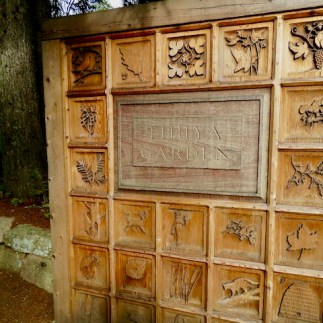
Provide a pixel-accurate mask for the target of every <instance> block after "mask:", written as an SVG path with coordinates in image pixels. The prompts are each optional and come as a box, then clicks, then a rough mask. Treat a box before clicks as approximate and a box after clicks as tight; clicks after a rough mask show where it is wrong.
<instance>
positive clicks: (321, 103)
mask: <svg viewBox="0 0 323 323" xmlns="http://www.w3.org/2000/svg"><path fill="white" fill-rule="evenodd" d="M298 112H299V114H300V115H301V121H302V122H303V123H304V125H305V126H307V125H309V126H310V127H312V126H313V125H314V124H315V123H323V98H321V99H319V100H314V101H313V102H312V103H311V104H310V105H301V106H300V108H299V110H298Z"/></svg>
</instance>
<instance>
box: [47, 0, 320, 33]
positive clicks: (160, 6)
mask: <svg viewBox="0 0 323 323" xmlns="http://www.w3.org/2000/svg"><path fill="white" fill-rule="evenodd" d="M320 6H322V2H321V1H320V0H293V1H281V0H257V1H254V0H234V1H230V2H228V1H226V0H218V1H214V0H201V1H199V2H198V3H197V2H196V1H195V0H176V1H174V0H166V1H161V2H157V3H150V4H146V5H140V6H134V7H132V8H126V9H125V8H121V9H114V10H109V11H105V12H97V13H92V14H87V15H86V16H85V17H83V16H71V17H67V18H56V19H49V20H46V21H44V23H43V25H42V35H43V39H55V38H64V37H76V36H84V35H96V34H102V33H112V32H120V31H128V30H136V29H143V28H150V27H162V26H167V25H168V26H169V25H180V24H185V23H194V22H203V21H207V20H217V19H226V18H237V17H243V16H251V15H257V14H266V13H273V12H281V11H289V10H297V9H311V8H317V7H320ZM192 13H194V14H192ZM84 18H85V19H84Z"/></svg>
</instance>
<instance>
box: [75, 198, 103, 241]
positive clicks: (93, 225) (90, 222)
mask: <svg viewBox="0 0 323 323" xmlns="http://www.w3.org/2000/svg"><path fill="white" fill-rule="evenodd" d="M108 211H109V210H108V202H107V201H106V200H103V199H93V198H84V197H75V198H73V199H72V214H73V236H74V238H76V239H81V240H87V241H101V242H107V241H108Z"/></svg>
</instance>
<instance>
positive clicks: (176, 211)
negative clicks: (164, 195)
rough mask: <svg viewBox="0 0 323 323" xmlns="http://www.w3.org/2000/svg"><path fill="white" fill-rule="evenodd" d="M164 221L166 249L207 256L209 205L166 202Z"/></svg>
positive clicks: (164, 243)
mask: <svg viewBox="0 0 323 323" xmlns="http://www.w3.org/2000/svg"><path fill="white" fill-rule="evenodd" d="M162 221H163V249H164V250H165V251H171V252H179V253H185V254H193V255H194V254H195V255H200V256H206V250H207V234H208V229H207V223H208V208H207V207H203V206H191V205H177V204H164V205H162Z"/></svg>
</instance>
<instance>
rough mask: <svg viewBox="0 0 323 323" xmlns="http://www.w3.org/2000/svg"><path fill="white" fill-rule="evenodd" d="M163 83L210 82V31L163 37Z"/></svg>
mask: <svg viewBox="0 0 323 323" xmlns="http://www.w3.org/2000/svg"><path fill="white" fill-rule="evenodd" d="M163 46H164V48H163V52H162V54H163V60H162V66H163V70H162V72H163V83H164V84H190V83H206V82H209V81H210V70H211V66H210V53H211V50H210V31H209V30H201V31H189V32H182V33H174V34H165V35H163Z"/></svg>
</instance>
